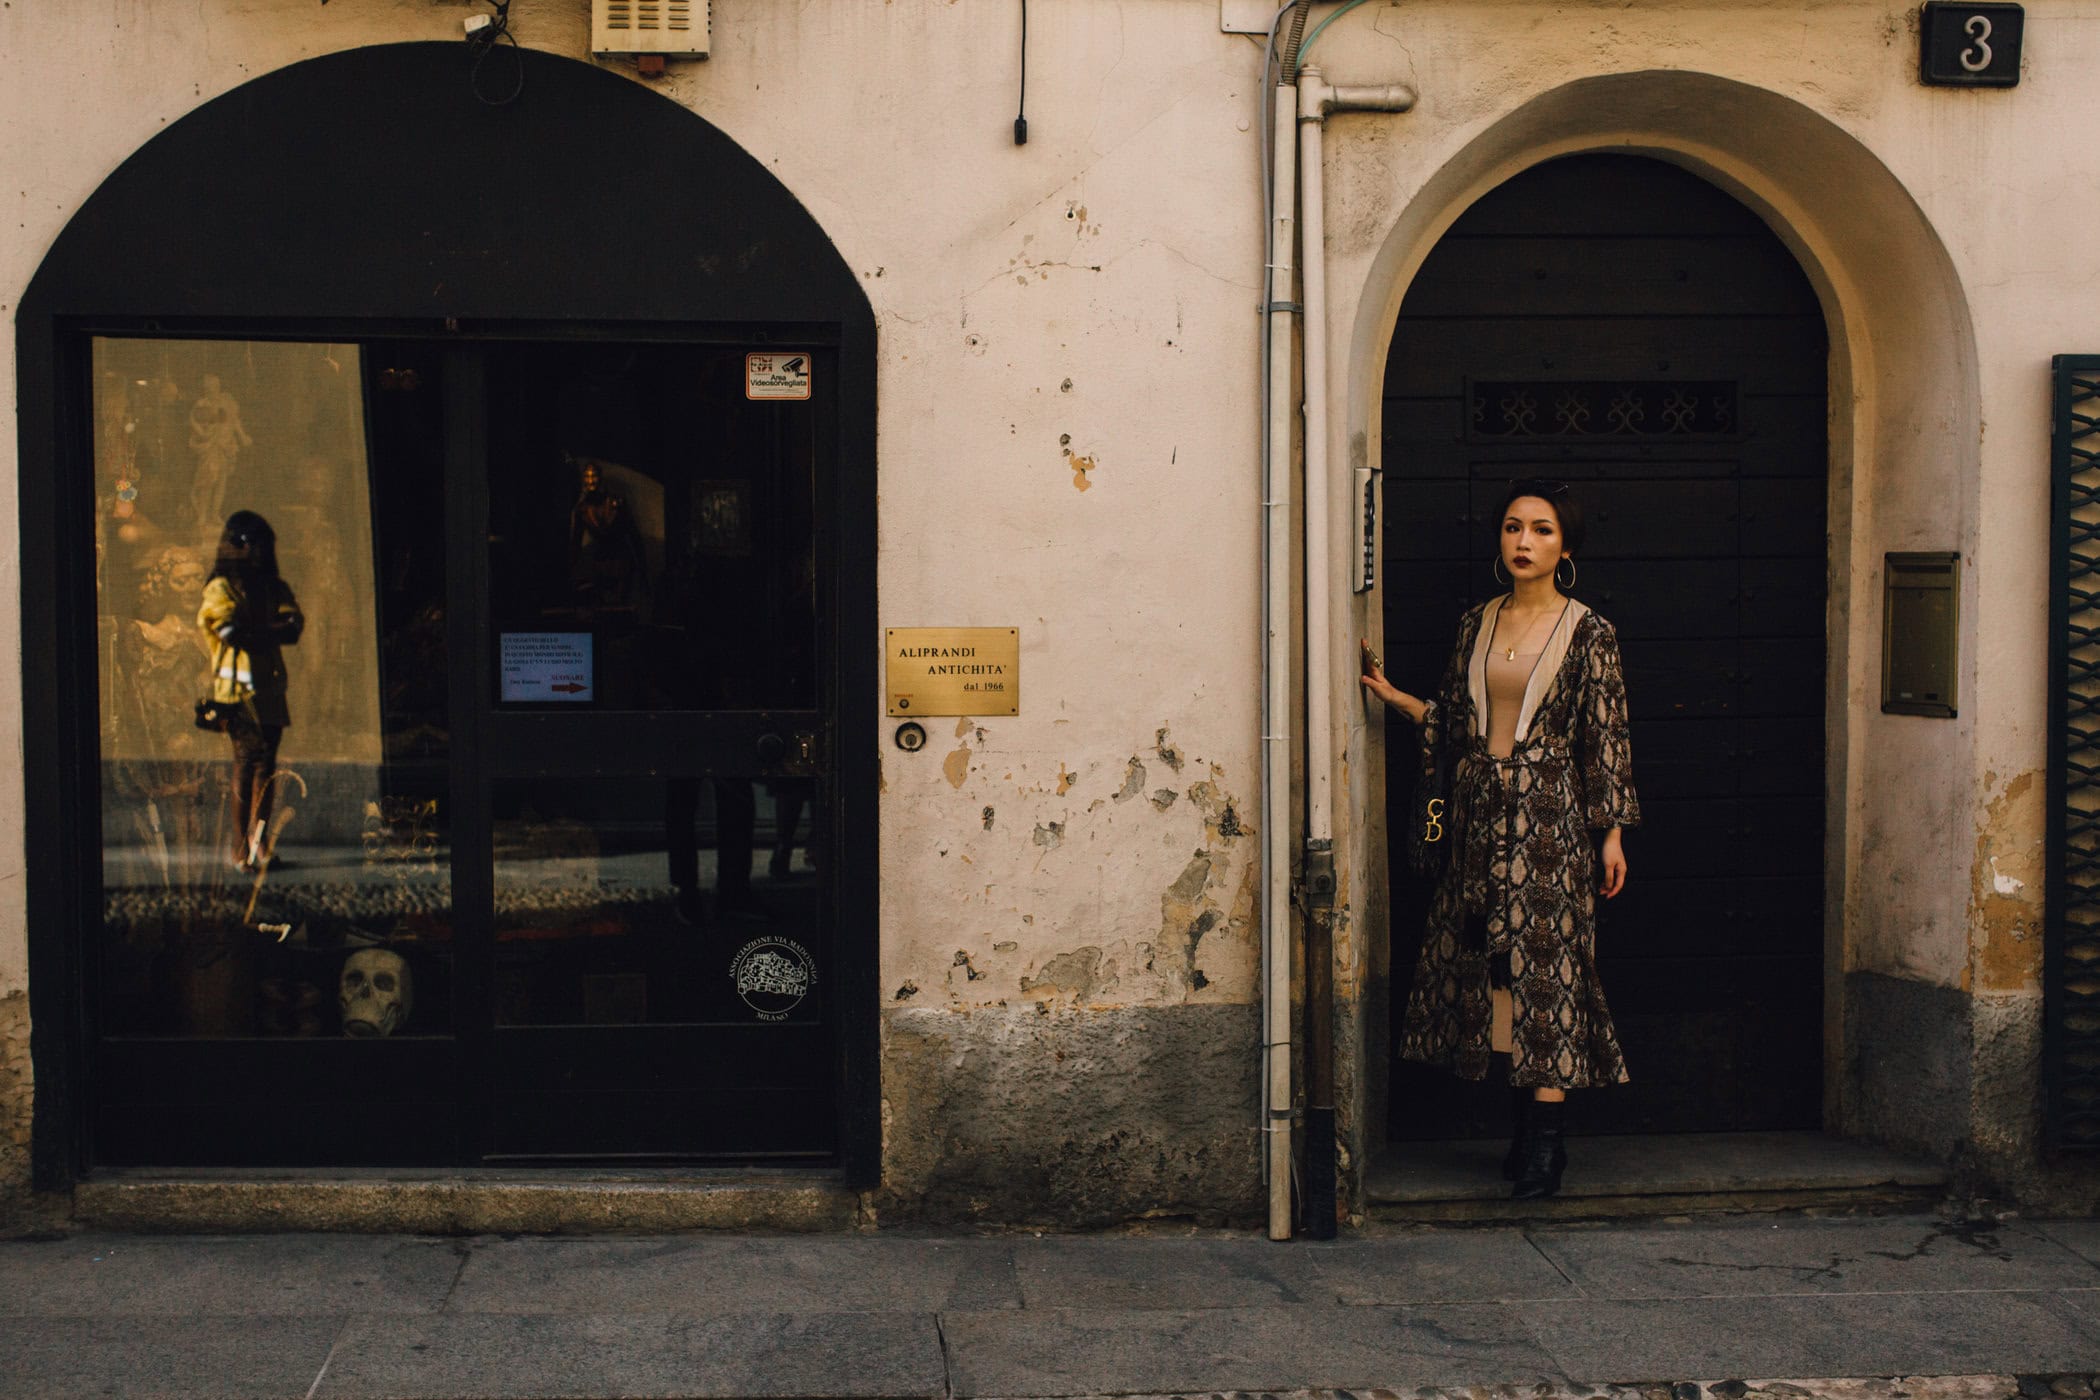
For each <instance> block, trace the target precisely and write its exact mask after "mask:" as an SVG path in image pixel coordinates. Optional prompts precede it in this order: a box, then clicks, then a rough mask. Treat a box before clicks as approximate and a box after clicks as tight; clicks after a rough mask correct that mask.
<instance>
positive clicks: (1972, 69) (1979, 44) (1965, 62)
mask: <svg viewBox="0 0 2100 1400" xmlns="http://www.w3.org/2000/svg"><path fill="white" fill-rule="evenodd" d="M1962 28H1963V29H1965V30H1967V31H1968V34H1969V37H1970V38H1972V39H1974V40H1975V41H1976V45H1975V47H1974V48H1967V49H1963V50H1962V51H1961V66H1962V71H1963V72H1965V73H1981V72H1982V71H1983V70H1984V69H1986V68H1988V67H1990V66H1991V60H1992V59H1994V58H1996V57H1997V55H1996V54H1994V53H1992V52H1991V43H1990V40H1991V22H1990V20H1989V19H1987V18H1986V17H1984V16H1983V15H1970V16H1969V22H1968V23H1967V24H1965V25H1963V26H1962ZM1979 54H1980V55H1982V56H1981V57H1977V56H1976V55H1979Z"/></svg>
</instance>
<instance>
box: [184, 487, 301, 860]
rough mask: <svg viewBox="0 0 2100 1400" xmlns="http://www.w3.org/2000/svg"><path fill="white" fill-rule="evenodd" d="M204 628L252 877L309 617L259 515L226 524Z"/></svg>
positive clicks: (239, 842) (264, 856)
mask: <svg viewBox="0 0 2100 1400" xmlns="http://www.w3.org/2000/svg"><path fill="white" fill-rule="evenodd" d="M197 625H198V626H199V627H202V628H203V629H204V631H205V633H206V634H207V637H208V641H209V644H210V648H211V698H212V703H213V704H214V705H216V706H217V707H218V709H219V713H220V714H221V715H222V716H223V717H224V720H225V726H226V734H227V737H229V738H231V739H232V740H233V793H232V799H231V804H230V820H231V822H232V824H233V864H234V868H235V869H237V870H241V871H245V872H248V873H253V872H255V871H257V870H259V869H261V868H262V866H263V865H264V864H265V863H266V862H267V861H268V860H269V857H270V847H271V845H272V844H273V843H272V842H271V841H270V840H269V839H268V831H269V825H270V780H271V779H272V778H273V777H275V776H276V773H277V745H278V743H279V741H280V740H282V739H283V738H284V731H285V729H286V727H287V726H289V725H290V724H291V722H292V712H291V707H290V706H289V705H288V704H286V702H285V692H286V689H287V685H286V676H285V669H284V648H286V647H288V646H291V645H292V644H293V643H295V642H297V641H298V640H299V634H300V633H301V632H302V631H304V630H305V628H306V618H305V615H304V614H302V613H301V612H300V611H299V600H298V599H296V598H294V597H293V596H292V590H291V586H290V585H289V584H287V583H286V582H285V581H284V580H283V579H281V578H279V577H278V576H277V534H276V532H275V531H273V530H272V529H271V528H270V522H269V521H267V520H265V519H263V518H262V517H261V516H260V515H257V514H256V513H255V512H254V511H252V510H237V511H235V512H234V513H233V514H232V515H229V516H227V517H226V528H225V529H224V530H221V531H220V532H219V548H218V556H217V559H216V562H215V563H214V564H213V566H212V571H211V576H210V577H209V578H207V579H206V580H205V583H204V603H203V605H202V606H201V607H200V608H199V609H198V610H197Z"/></svg>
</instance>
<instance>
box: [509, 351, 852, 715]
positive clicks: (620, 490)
mask: <svg viewBox="0 0 2100 1400" xmlns="http://www.w3.org/2000/svg"><path fill="white" fill-rule="evenodd" d="M490 396H491V408H492V412H491V415H490V444H489V574H490V585H491V597H492V604H493V612H494V618H493V622H494V626H495V629H496V631H497V634H498V635H497V638H496V647H497V650H498V652H499V653H503V652H505V651H507V650H508V651H511V652H518V651H522V650H529V649H539V650H542V651H545V650H548V649H550V648H552V647H553V646H554V645H555V644H554V643H553V642H551V641H549V640H548V639H550V638H574V637H577V636H581V637H583V638H584V639H585V641H587V642H588V644H589V645H588V653H589V657H590V660H589V666H588V671H579V670H577V669H575V668H569V669H563V670H559V672H557V670H556V669H555V668H551V667H550V668H548V670H547V672H546V674H544V675H540V674H538V673H536V672H535V671H533V670H532V669H530V668H517V667H514V668H512V669H511V670H509V671H508V672H507V674H506V676H505V679H504V680H503V681H502V682H501V684H500V687H499V689H498V692H497V695H496V696H495V698H496V699H498V700H499V702H501V703H506V704H516V703H521V702H525V703H539V704H546V705H563V706H574V705H579V704H588V705H593V706H596V707H599V708H603V709H614V710H634V709H646V710H666V709H682V710H733V709H753V708H780V709H795V708H802V709H807V708H812V707H814V705H815V704H816V703H817V697H816V670H815V659H816V647H815V637H816V601H815V600H816V579H815V573H814V569H815V553H814V551H813V549H812V547H811V541H812V539H813V533H812V532H813V528H814V524H813V522H814V516H813V510H814V495H813V492H814V489H815V475H814V463H815V453H816V440H817V439H816V429H815V421H816V420H815V418H814V417H813V416H812V414H811V413H810V410H809V407H808V405H806V404H798V403H789V404H783V403H752V402H750V401H748V400H747V399H746V398H745V397H744V381H743V355H742V354H741V352H737V351H728V350H720V349H708V348H699V347H691V346H662V345H658V346H577V345H518V346H506V347H503V348H502V349H501V350H500V351H499V352H497V353H496V354H494V355H493V356H492V364H491V372H490ZM563 645H564V646H566V647H567V648H568V649H569V650H570V651H572V652H576V653H578V654H580V653H581V652H582V651H583V650H584V648H582V647H580V646H577V645H575V644H573V643H564V644H563ZM535 685H537V686H538V687H539V691H540V693H539V694H537V695H534V694H533V693H532V687H533V686H535Z"/></svg>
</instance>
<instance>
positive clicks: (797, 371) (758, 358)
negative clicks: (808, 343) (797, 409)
mask: <svg viewBox="0 0 2100 1400" xmlns="http://www.w3.org/2000/svg"><path fill="white" fill-rule="evenodd" d="M744 397H745V398H747V399H806V398H808V397H809V352H808V351H807V350H766V351H753V352H752V353H751V354H748V355H746V356H744Z"/></svg>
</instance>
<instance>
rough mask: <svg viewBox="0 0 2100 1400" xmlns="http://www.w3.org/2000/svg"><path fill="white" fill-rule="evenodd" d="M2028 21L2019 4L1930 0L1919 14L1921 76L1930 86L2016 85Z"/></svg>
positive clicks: (1919, 65) (1919, 76)
mask: <svg viewBox="0 0 2100 1400" xmlns="http://www.w3.org/2000/svg"><path fill="white" fill-rule="evenodd" d="M2026 24H2027V14H2026V11H2024V10H2023V9H2021V7H2020V6H2018V5H1954V4H1946V3H1942V0H1930V3H1928V4H1927V5H1926V6H1925V9H1924V11H1923V12H1922V13H1921V14H1920V15H1919V19H1918V38H1919V42H1920V44H1921V45H1922V52H1921V53H1920V55H1919V59H1918V78H1919V80H1920V81H1921V82H1923V83H1925V84H1926V85H1927V86H1930V87H2015V86H2017V85H2018V84H2019V81H2020V39H2021V37H2022V32H2023V31H2024V30H2025V28H2026Z"/></svg>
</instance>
